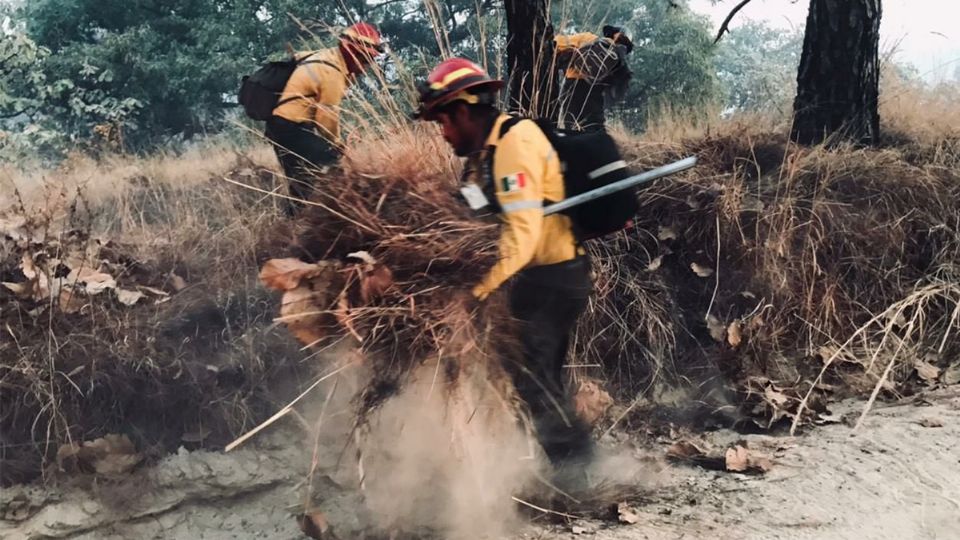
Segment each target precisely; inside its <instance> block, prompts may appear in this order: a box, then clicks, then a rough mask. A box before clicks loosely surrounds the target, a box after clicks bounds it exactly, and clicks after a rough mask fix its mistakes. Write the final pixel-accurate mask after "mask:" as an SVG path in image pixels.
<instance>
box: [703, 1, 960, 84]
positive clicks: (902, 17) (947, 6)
mask: <svg viewBox="0 0 960 540" xmlns="http://www.w3.org/2000/svg"><path fill="white" fill-rule="evenodd" d="M737 3H738V2H736V1H735V0H723V1H721V2H719V3H717V5H713V2H712V1H711V0H691V2H690V6H691V7H692V8H693V9H694V10H695V11H698V12H701V13H705V14H707V15H709V16H710V18H711V19H712V20H713V23H714V29H716V28H719V26H720V23H721V22H723V19H724V18H725V17H726V16H727V14H728V13H729V12H730V10H731V9H733V7H734V6H736V5H737ZM809 7H810V2H809V0H753V1H752V2H750V3H749V4H747V6H746V7H744V8H743V9H742V10H740V13H738V14H737V16H736V18H735V19H734V22H733V23H732V24H731V25H730V26H731V27H732V28H735V27H736V26H737V24H740V23H743V21H745V20H747V19H756V20H765V21H768V22H769V23H770V24H773V25H776V26H781V27H784V28H790V27H796V28H799V29H803V27H804V25H805V24H806V17H807V9H808V8H809ZM898 42H899V45H898ZM895 45H896V47H897V49H896V50H897V51H898V52H897V55H898V56H897V58H898V59H900V60H901V61H907V62H910V63H912V64H913V65H915V66H917V68H918V69H919V70H920V72H921V73H922V74H923V75H924V78H926V79H927V80H931V81H939V80H944V79H947V80H949V79H953V78H954V75H955V74H956V73H958V71H957V70H958V69H960V67H958V66H960V0H883V16H882V17H881V18H880V50H881V53H883V52H886V51H888V50H890V49H891V48H892V47H894V46H895Z"/></svg>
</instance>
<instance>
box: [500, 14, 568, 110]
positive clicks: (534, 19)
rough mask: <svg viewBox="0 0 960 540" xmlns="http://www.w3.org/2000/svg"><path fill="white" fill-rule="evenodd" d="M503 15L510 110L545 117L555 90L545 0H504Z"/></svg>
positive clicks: (551, 34) (549, 27) (551, 29)
mask: <svg viewBox="0 0 960 540" xmlns="http://www.w3.org/2000/svg"><path fill="white" fill-rule="evenodd" d="M504 8H505V10H506V15H507V68H508V70H509V77H510V84H509V90H510V98H509V99H510V101H509V105H508V108H509V109H510V110H511V111H513V112H519V113H521V114H527V115H532V116H534V117H536V118H549V117H550V112H551V108H552V107H551V105H552V102H553V101H555V100H554V99H552V95H553V93H555V92H556V87H557V85H556V83H555V80H554V79H555V76H554V75H553V74H554V73H555V70H553V69H552V66H551V64H552V63H553V28H552V27H551V26H550V24H549V9H548V7H547V1H546V0H504Z"/></svg>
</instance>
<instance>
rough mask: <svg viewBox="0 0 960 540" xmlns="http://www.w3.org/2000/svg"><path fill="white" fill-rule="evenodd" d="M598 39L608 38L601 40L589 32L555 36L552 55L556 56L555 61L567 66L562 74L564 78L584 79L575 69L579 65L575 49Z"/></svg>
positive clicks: (584, 76)
mask: <svg viewBox="0 0 960 540" xmlns="http://www.w3.org/2000/svg"><path fill="white" fill-rule="evenodd" d="M598 39H608V38H602V37H600V36H598V35H596V34H591V33H590V32H580V33H579V34H571V35H568V36H556V37H555V38H553V42H554V48H555V50H554V53H555V54H556V55H557V61H558V62H560V63H561V65H567V71H566V73H565V74H564V76H565V77H566V78H568V79H584V78H586V75H584V74H583V73H581V72H580V70H579V69H577V68H576V65H577V64H578V63H579V62H578V61H577V59H576V55H577V49H579V48H581V47H583V46H586V45H590V44H591V43H593V42H595V41H597V40H598Z"/></svg>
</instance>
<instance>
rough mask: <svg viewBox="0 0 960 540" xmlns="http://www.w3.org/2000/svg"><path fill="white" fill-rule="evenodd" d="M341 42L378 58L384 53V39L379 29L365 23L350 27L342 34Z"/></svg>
mask: <svg viewBox="0 0 960 540" xmlns="http://www.w3.org/2000/svg"><path fill="white" fill-rule="evenodd" d="M340 41H342V42H344V43H346V44H348V45H351V46H353V47H357V48H358V49H363V50H364V51H365V52H367V54H369V55H371V56H376V55H378V54H380V53H382V52H383V39H382V38H381V37H380V32H379V31H378V30H377V27H376V26H374V25H372V24H370V23H365V22H358V23H356V24H353V25H350V26H348V27H347V28H346V29H344V31H343V32H342V33H341V34H340Z"/></svg>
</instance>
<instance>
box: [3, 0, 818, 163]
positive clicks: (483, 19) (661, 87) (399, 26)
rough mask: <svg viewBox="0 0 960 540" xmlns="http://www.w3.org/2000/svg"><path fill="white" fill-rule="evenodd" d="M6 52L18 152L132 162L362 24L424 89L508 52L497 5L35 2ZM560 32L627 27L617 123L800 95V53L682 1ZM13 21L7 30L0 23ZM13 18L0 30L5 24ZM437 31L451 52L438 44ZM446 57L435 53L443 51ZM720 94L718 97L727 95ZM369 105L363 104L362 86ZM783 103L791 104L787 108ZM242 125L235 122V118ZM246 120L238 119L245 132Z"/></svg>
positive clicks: (365, 0)
mask: <svg viewBox="0 0 960 540" xmlns="http://www.w3.org/2000/svg"><path fill="white" fill-rule="evenodd" d="M23 5H24V7H22V8H21V9H20V10H19V11H17V12H16V14H15V16H14V18H13V19H12V21H13V23H14V24H13V25H12V26H11V25H10V24H9V23H8V24H7V25H6V26H7V27H8V29H9V31H7V32H6V33H4V34H3V41H2V43H0V60H2V61H3V62H4V63H3V64H0V68H2V71H3V74H4V77H3V78H2V80H0V116H2V117H5V120H2V121H3V122H4V125H5V126H6V130H7V132H8V140H9V139H10V136H11V134H12V133H14V132H17V131H28V130H26V129H19V130H14V129H10V128H11V127H12V126H18V127H19V128H26V127H30V130H29V131H30V133H31V134H32V135H30V136H29V137H32V140H34V141H35V142H38V143H39V142H42V144H43V145H45V146H44V148H47V149H49V148H55V147H56V146H57V145H59V146H61V147H64V146H66V145H68V144H69V145H74V146H75V145H76V144H77V143H78V142H80V141H85V140H91V139H93V140H98V139H103V138H106V139H109V140H110V141H111V142H113V143H119V144H122V146H123V148H125V149H126V150H139V149H146V148H150V147H151V146H152V145H153V144H155V143H160V142H166V141H169V140H170V139H171V138H177V139H180V138H189V137H190V136H192V135H194V134H198V133H210V132H215V131H219V130H221V129H223V127H224V124H225V122H227V121H228V119H229V118H231V111H235V110H236V108H235V106H236V104H235V93H236V90H237V87H238V86H239V80H240V78H241V77H242V76H243V75H244V74H247V73H249V72H251V71H252V70H253V69H255V68H256V66H257V65H259V64H260V63H261V62H263V61H264V60H265V59H267V58H268V57H276V56H279V55H282V54H283V51H284V50H285V48H286V45H287V44H292V46H294V47H295V48H308V47H315V46H317V44H318V43H329V42H330V33H329V31H330V30H331V29H333V28H336V27H341V26H343V25H346V24H348V23H350V22H352V21H355V20H361V19H362V20H368V21H371V22H373V23H375V24H377V25H379V26H380V28H381V30H382V31H383V33H384V35H385V37H386V38H387V41H388V43H389V45H390V48H391V50H392V52H393V54H394V55H396V56H398V57H399V58H400V60H401V61H402V62H404V63H405V64H406V66H407V67H408V68H410V67H412V68H413V69H414V71H415V75H416V76H418V77H420V76H423V74H424V73H425V71H426V70H427V69H428V68H429V66H430V65H432V64H433V63H435V62H436V60H437V59H438V58H439V57H440V55H441V49H443V50H444V52H449V53H452V54H458V55H464V56H468V57H471V58H475V59H477V60H480V61H481V62H484V63H485V64H486V65H487V66H488V67H489V69H490V70H491V71H492V72H493V73H495V74H497V73H498V72H499V69H500V68H501V66H502V56H503V48H504V43H505V38H506V36H504V35H503V33H504V26H503V14H502V3H501V2H499V1H497V0H444V1H442V2H439V1H431V2H423V1H420V0H338V1H336V2H333V1H329V2H328V1H321V2H318V1H316V0H31V1H30V2H26V3H24V4H23ZM552 9H553V13H552V16H553V19H554V24H555V26H556V30H557V32H576V31H592V32H595V33H599V32H600V28H601V26H602V25H603V24H613V25H618V26H622V27H623V28H624V29H625V30H626V32H627V33H628V35H630V37H631V38H632V39H633V40H634V43H635V45H636V48H635V49H634V51H633V53H632V54H631V55H630V63H631V69H632V71H633V73H634V76H633V80H632V81H631V84H630V88H629V90H628V92H627V94H626V96H625V97H624V98H623V99H622V100H621V101H620V102H618V103H617V104H616V106H615V108H614V109H613V110H612V111H611V112H612V113H613V116H617V115H619V116H620V117H621V118H622V119H624V120H625V121H626V122H627V123H628V125H630V126H631V127H634V128H641V127H642V125H643V124H644V122H645V120H646V117H647V115H648V114H649V112H650V111H651V110H654V109H656V108H657V107H659V106H660V105H663V104H669V105H670V106H671V107H673V108H693V107H697V106H701V105H703V104H705V103H709V102H711V101H713V100H716V99H717V98H718V95H719V94H720V93H721V92H722V94H723V99H724V100H725V101H726V102H727V104H728V106H730V107H734V108H742V109H747V108H759V107H762V106H764V105H765V104H768V103H775V102H779V101H781V98H782V97H783V95H786V94H787V93H789V92H791V91H792V90H791V85H789V84H786V82H784V81H786V78H787V77H790V78H792V77H793V70H794V69H795V65H796V55H797V50H798V49H797V48H795V44H796V43H797V40H798V39H799V38H798V36H797V35H796V34H789V35H787V34H784V33H782V32H779V33H778V32H777V31H775V30H771V29H769V28H765V27H762V26H757V27H752V26H745V27H741V28H739V29H737V30H735V31H734V32H733V33H731V34H730V35H728V36H726V37H725V38H724V40H723V42H722V43H721V46H720V47H719V48H716V47H714V46H713V44H712V36H711V28H710V26H709V24H708V21H707V19H706V18H705V17H702V16H699V15H697V14H694V13H693V12H691V11H690V9H689V8H688V7H687V5H686V2H685V1H683V0H671V1H669V2H668V1H666V0H611V1H609V2H575V1H573V0H568V1H566V2H555V3H554V4H553V8H552ZM0 15H2V14H0ZM0 18H2V16H0ZM434 23H436V24H437V25H439V27H440V28H442V29H443V31H444V32H445V34H446V37H438V34H437V33H436V32H435V30H434V28H435V26H434ZM438 41H439V43H438ZM387 73H392V74H394V75H396V74H397V73H398V72H397V71H396V70H391V69H389V68H388V69H387ZM718 80H719V84H718ZM359 90H360V91H366V90H369V89H364V88H363V86H362V85H361V87H360V88H359ZM778 92H779V93H778ZM233 114H235V113H233ZM233 117H235V116H233Z"/></svg>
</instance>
